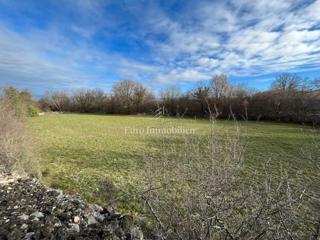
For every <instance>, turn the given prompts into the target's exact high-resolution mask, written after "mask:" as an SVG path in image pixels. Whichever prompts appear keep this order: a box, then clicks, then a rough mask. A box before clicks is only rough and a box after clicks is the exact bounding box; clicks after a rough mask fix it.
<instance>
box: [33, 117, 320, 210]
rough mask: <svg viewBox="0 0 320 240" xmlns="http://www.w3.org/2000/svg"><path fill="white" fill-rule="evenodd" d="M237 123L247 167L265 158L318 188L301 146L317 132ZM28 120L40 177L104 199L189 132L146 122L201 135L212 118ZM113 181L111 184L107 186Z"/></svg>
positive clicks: (226, 124)
mask: <svg viewBox="0 0 320 240" xmlns="http://www.w3.org/2000/svg"><path fill="white" fill-rule="evenodd" d="M239 125H240V128H241V132H242V134H243V135H245V136H246V153H245V156H246V161H245V164H246V167H247V169H248V171H254V170H257V171H262V169H263V166H264V165H265V164H266V163H267V162H269V163H270V168H271V170H272V171H274V173H277V172H278V170H279V169H286V170H288V172H289V174H290V175H292V176H294V177H295V178H296V179H297V181H304V182H305V184H306V185H307V186H308V187H310V188H312V189H314V190H316V191H319V190H320V189H319V186H320V184H319V172H318V169H317V168H315V165H314V164H315V163H314V162H312V161H308V160H307V159H306V157H305V155H303V154H302V149H306V150H307V152H310V149H312V147H313V146H312V143H313V142H314V141H317V140H320V138H319V134H318V135H315V134H313V133H312V129H311V128H308V127H302V126H299V125H294V124H283V123H264V122H259V123H258V122H240V123H239ZM30 126H31V129H32V130H34V131H35V134H36V136H37V137H38V139H39V142H40V152H41V159H42V160H41V166H42V173H43V176H44V178H43V179H44V181H45V182H46V183H47V184H48V185H50V186H52V187H56V188H61V189H63V190H64V191H67V192H79V193H80V194H81V195H82V196H84V197H85V198H87V199H88V200H89V201H93V200H95V201H98V202H100V203H103V202H105V201H106V198H107V200H110V198H112V197H110V196H113V197H116V196H117V195H118V194H121V192H130V191H132V190H134V189H135V188H136V186H137V185H139V184H140V177H141V176H140V173H141V169H143V166H144V164H145V161H148V160H149V159H155V160H156V159H157V158H158V156H159V155H160V154H162V153H161V151H165V150H164V149H163V148H161V147H160V146H161V144H162V143H164V142H163V141H165V144H166V145H167V146H169V145H174V146H175V147H177V149H179V144H182V142H183V141H182V139H183V138H185V137H186V135H188V134H170V135H168V134H167V135H166V134H165V135H166V136H164V135H163V134H150V132H149V134H148V133H147V131H148V127H153V128H157V129H158V128H161V127H164V128H171V127H176V128H178V127H183V128H184V129H189V130H190V129H192V131H195V134H196V135H197V136H198V137H201V136H205V135H206V134H207V133H208V129H209V126H210V124H209V121H207V120H192V119H171V118H170V119H169V118H167V119H156V118H153V117H143V116H106V115H89V114H57V115H46V116H41V117H37V118H32V119H30ZM216 126H217V128H218V129H219V131H220V132H221V133H222V135H223V134H227V133H228V132H229V133H230V132H231V133H232V131H234V123H233V122H232V121H218V122H217V123H216ZM134 129H138V130H139V131H140V134H139V133H137V132H134V131H137V130H134ZM141 131H144V133H141ZM190 135H192V134H190ZM106 179H107V180H106ZM101 182H105V184H106V185H107V186H106V188H107V189H109V190H106V191H107V192H108V194H107V195H108V196H107V197H104V196H103V194H101V192H103V191H101ZM110 182H112V184H111V183H110ZM113 184H114V188H110V185H113ZM134 204H135V203H134V202H133V201H130V202H126V201H123V202H122V203H121V204H120V208H124V209H125V210H127V211H130V210H133V209H135V207H136V206H135V205H134Z"/></svg>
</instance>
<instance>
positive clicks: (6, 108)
mask: <svg viewBox="0 0 320 240" xmlns="http://www.w3.org/2000/svg"><path fill="white" fill-rule="evenodd" d="M34 152H35V142H34V141H33V140H32V137H31V136H30V133H28V131H27V129H26V119H25V117H23V116H21V115H20V114H17V110H16V106H14V105H13V104H12V101H11V99H9V98H8V97H7V96H5V95H3V94H2V95H0V169H1V170H3V171H8V172H10V171H18V172H20V173H27V174H30V175H32V176H36V177H39V176H40V174H39V167H38V166H39V165H38V161H37V158H36V157H35V154H34Z"/></svg>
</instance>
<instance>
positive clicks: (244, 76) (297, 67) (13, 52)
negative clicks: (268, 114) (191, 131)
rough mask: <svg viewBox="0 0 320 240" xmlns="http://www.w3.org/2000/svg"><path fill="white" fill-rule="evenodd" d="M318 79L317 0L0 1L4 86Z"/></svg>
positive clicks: (263, 84)
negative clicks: (223, 77) (291, 76)
mask: <svg viewBox="0 0 320 240" xmlns="http://www.w3.org/2000/svg"><path fill="white" fill-rule="evenodd" d="M280 72H297V73H299V74H301V75H302V76H304V77H310V78H313V77H319V76H320V0H281V1H280V0H257V1H251V0H227V1H213V0H211V1H203V0H190V1H188V0H162V1H160V0H149V1H146V0H112V1H111V0H59V1H56V0H52V1H51V0H27V1H22V0H16V1H14V0H0V86H8V85H12V86H16V87H19V88H21V89H23V88H28V89H30V90H31V91H32V92H33V93H34V94H35V95H36V96H41V95H42V94H43V93H44V92H46V91H50V90H53V89H66V90H74V89H77V88H102V89H104V90H109V89H110V88H111V86H112V84H113V83H114V82H115V81H117V80H119V79H133V80H138V81H140V82H142V83H144V84H145V85H147V86H149V87H152V88H155V89H157V90H158V89H161V88H163V87H167V86H171V85H175V86H178V87H179V88H181V89H188V88H190V87H192V86H194V85H196V84H197V83H198V82H199V81H205V80H208V79H210V78H211V76H212V75H213V74H216V73H225V74H227V75H228V76H229V77H230V79H231V81H232V82H233V83H239V84H244V85H246V86H248V87H250V88H256V89H266V88H267V87H268V86H269V85H270V83H271V82H272V81H273V80H274V77H275V76H276V75H277V74H279V73H280Z"/></svg>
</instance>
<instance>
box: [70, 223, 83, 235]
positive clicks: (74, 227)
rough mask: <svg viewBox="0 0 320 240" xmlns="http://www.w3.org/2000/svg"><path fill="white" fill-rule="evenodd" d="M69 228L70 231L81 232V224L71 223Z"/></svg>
mask: <svg viewBox="0 0 320 240" xmlns="http://www.w3.org/2000/svg"><path fill="white" fill-rule="evenodd" d="M68 230H69V231H70V232H76V233H78V232H80V227H79V224H75V223H70V224H69V229H68Z"/></svg>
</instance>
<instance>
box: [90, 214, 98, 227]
mask: <svg viewBox="0 0 320 240" xmlns="http://www.w3.org/2000/svg"><path fill="white" fill-rule="evenodd" d="M97 223H98V221H97V220H96V218H95V217H94V216H92V215H89V216H88V225H95V224H97Z"/></svg>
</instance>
